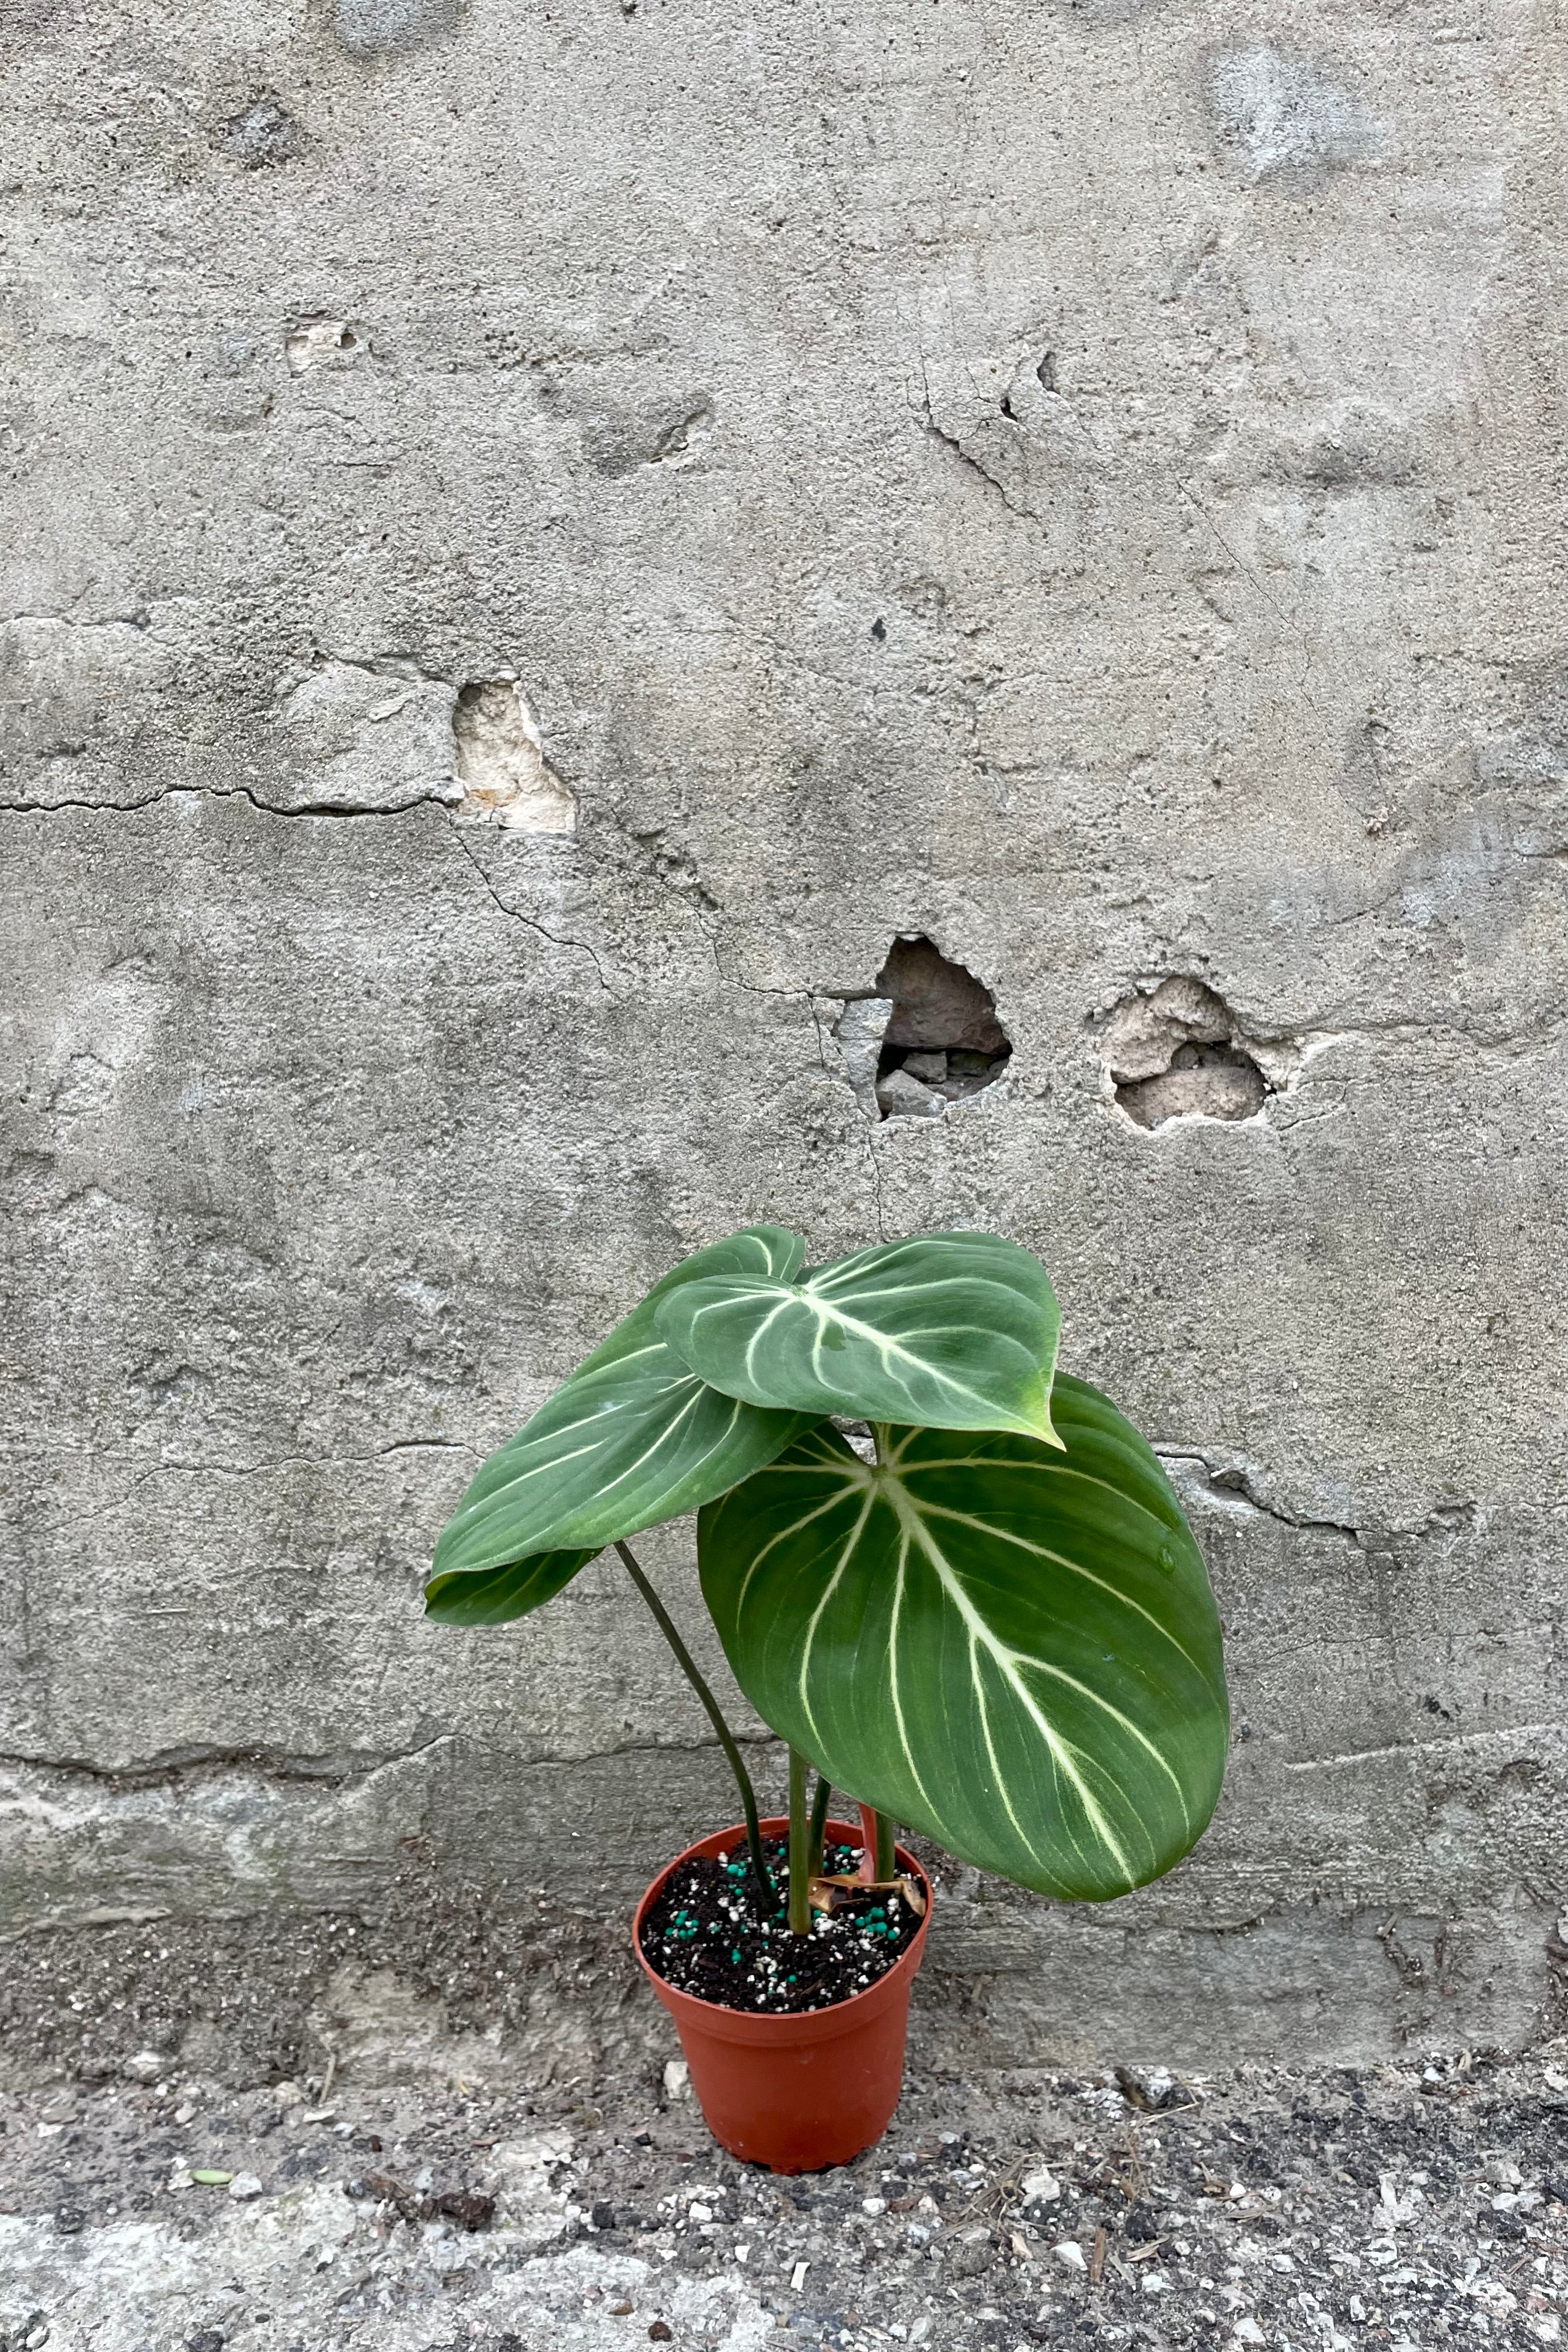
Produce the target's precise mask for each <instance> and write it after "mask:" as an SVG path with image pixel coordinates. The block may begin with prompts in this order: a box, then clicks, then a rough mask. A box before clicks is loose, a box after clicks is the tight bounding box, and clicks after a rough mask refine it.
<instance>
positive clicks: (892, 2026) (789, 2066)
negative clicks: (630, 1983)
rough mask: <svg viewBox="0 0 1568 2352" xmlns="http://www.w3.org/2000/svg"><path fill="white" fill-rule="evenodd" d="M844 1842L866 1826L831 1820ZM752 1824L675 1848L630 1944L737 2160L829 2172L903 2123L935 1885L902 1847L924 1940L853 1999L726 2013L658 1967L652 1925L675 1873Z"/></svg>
mask: <svg viewBox="0 0 1568 2352" xmlns="http://www.w3.org/2000/svg"><path fill="white" fill-rule="evenodd" d="M762 1826H763V1836H764V1837H785V1836H787V1835H788V1833H789V1822H788V1821H787V1820H786V1819H784V1818H780V1817H775V1818H773V1819H772V1820H770V1821H765V1822H763V1825H762ZM827 1835H828V1837H829V1838H830V1839H831V1840H832V1841H833V1842H834V1843H842V1844H845V1845H858V1844H859V1843H860V1828H859V1824H858V1823H857V1824H856V1825H855V1827H854V1828H851V1827H850V1826H849V1824H848V1823H847V1822H837V1821H836V1822H828V1824H827ZM745 1837H746V1832H745V1830H744V1829H743V1828H742V1827H739V1826H737V1827H736V1828H734V1829H729V1830H721V1831H719V1832H717V1833H716V1834H715V1835H714V1836H712V1837H705V1838H701V1839H700V1840H699V1842H698V1843H697V1844H695V1845H690V1846H688V1847H687V1849H686V1852H685V1853H681V1854H677V1856H676V1858H675V1860H674V1861H673V1862H672V1863H671V1864H669V1866H668V1869H666V1870H662V1871H660V1873H659V1874H658V1877H657V1878H656V1879H655V1880H654V1883H653V1885H651V1886H650V1887H649V1888H648V1890H647V1894H646V1895H644V1896H643V1899H642V1901H641V1902H640V1903H639V1904H638V1906H637V1919H636V1921H635V1923H634V1925H633V1927H632V1944H633V1948H634V1949H635V1950H636V1952H637V1961H638V1964H639V1966H640V1967H641V1968H642V1969H643V1970H644V1972H645V1973H646V1975H647V1979H648V1981H649V1983H650V1984H651V1985H652V1987H653V1989H654V1990H655V1992H656V1993H657V1994H658V1997H659V1999H660V2000H661V2001H662V2002H663V2003H664V2005H665V2007H666V2009H668V2011H669V2013H670V2015H671V2017H673V2018H674V2020H675V2030H676V2032H678V2033H679V2036H680V2047H681V2049H682V2051H683V2052H684V2053H685V2056H686V2063H687V2065H688V2067H689V2070H690V2074H691V2087H692V2089H693V2091H695V2093H696V2094H697V2098H698V2103H699V2105H700V2107H701V2109H702V2113H703V2115H704V2116H705V2117H706V2119H707V2124H708V2128H709V2130H710V2132H711V2133H712V2135H713V2137H714V2138H715V2139H716V2140H718V2141H719V2143H720V2144H721V2147H727V2148H728V2149H729V2151H730V2153H731V2156H738V2157H741V2158H743V2159H744V2161H745V2162H746V2163H748V2164H765V2165H766V2166H767V2167H768V2168H769V2170H770V2171H772V2172H819V2171H821V2170H822V2169H823V2168H824V2167H825V2166H826V2165H829V2164H847V2163H848V2162H849V2160H850V2158H852V2157H857V2156H858V2155H859V2154H860V2153H861V2151H862V2150H863V2149H865V2148H868V2147H872V2146H873V2145H874V2144H875V2142H876V2141H878V2140H879V2139H880V2138H881V2137H882V2134H883V2133H884V2132H885V2131H886V2130H887V2128H888V2126H889V2123H890V2122H891V2121H892V2118H893V2110H894V2108H895V2107H896V2106H897V2105H898V2104H899V2093H900V2090H901V2089H902V2087H903V2080H904V2037H905V2032H906V2029H907V2027H908V2023H909V2014H910V1986H911V1985H912V1984H913V1983H914V1979H915V1970H916V1969H918V1968H919V1967H920V1964H921V1958H923V1957H924V1953H925V1943H926V1930H927V1928H928V1927H930V1926H931V1882H930V1880H929V1879H928V1878H927V1876H926V1874H925V1873H924V1871H923V1870H922V1869H921V1866H920V1864H919V1863H918V1862H917V1861H916V1860H915V1858H914V1856H913V1854H912V1853H908V1852H906V1850H905V1848H904V1847H902V1846H900V1847H899V1848H898V1850H897V1851H898V1867H899V1869H900V1871H902V1872H903V1873H905V1874H906V1875H908V1876H909V1877H910V1878H912V1879H913V1880H914V1881H915V1882H916V1884H917V1885H919V1887H920V1889H921V1893H922V1894H923V1895H924V1896H925V1899H926V1908H925V1916H924V1918H923V1919H922V1920H921V1923H920V1927H919V1928H918V1930H917V1932H916V1935H915V1938H914V1941H913V1942H912V1943H911V1944H910V1946H909V1948H908V1949H907V1950H906V1951H904V1952H902V1953H901V1954H900V1957H899V1958H898V1960H897V1961H896V1962H895V1964H894V1965H893V1967H892V1968H890V1969H889V1970H888V1973H887V1975H886V1976H885V1977H879V1979H878V1980H877V1982H876V1983H875V1984H874V1985H868V1987H867V1989H866V1990H865V1991H864V1992H858V1993H856V1994H855V1996H854V1998H853V1999H852V2000H841V2001H836V2002H835V2003H834V2004H833V2006H832V2007H831V2008H830V2009H813V2010H807V2011H804V2012H803V2013H801V2014H799V2015H797V2016H794V2017H758V2016H754V2015H752V2013H751V2012H750V2011H744V2010H738V2009H723V2008H721V2007H720V2005H719V2003H718V2002H717V2001H711V2000H698V1999H697V1998H696V1997H695V1995H694V1994H691V1993H689V1992H679V1991H678V1990H676V1988H675V1986H674V1985H670V1984H666V1982H665V1980H664V1979H663V1978H662V1977H661V1976H659V1975H658V1973H657V1972H656V1970H654V1969H651V1968H649V1966H648V1963H647V1959H646V1958H645V1957H644V1954H643V1948H642V1931H643V1922H644V1921H645V1919H646V1918H647V1915H648V1911H649V1909H650V1908H651V1906H652V1905H653V1904H654V1902H655V1901H656V1899H657V1898H658V1894H659V1892H660V1890H661V1888H662V1887H663V1885H664V1883H665V1880H666V1879H667V1878H668V1876H669V1874H670V1871H672V1870H679V1867H680V1865H681V1864H682V1863H685V1862H691V1861H695V1860H696V1859H697V1858H698V1856H700V1855H713V1854H719V1853H731V1852H732V1851H733V1849H734V1848H735V1847H737V1846H739V1847H740V1848H741V1849H742V1852H743V1851H744V1847H745Z"/></svg>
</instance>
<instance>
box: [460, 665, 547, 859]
mask: <svg viewBox="0 0 1568 2352" xmlns="http://www.w3.org/2000/svg"><path fill="white" fill-rule="evenodd" d="M452 729H453V733H454V734H455V736H456V738H457V772H458V783H459V784H460V785H461V787H462V798H461V800H460V802H459V803H458V822H459V824H495V825H500V827H501V828H502V829H503V830H504V831H506V832H509V833H557V834H559V833H572V832H574V831H575V829H576V824H577V799H576V795H575V793H574V792H573V790H572V787H571V786H570V784H568V783H567V782H565V781H564V780H563V778H562V777H560V776H558V775H557V774H556V772H555V771H554V769H553V768H552V766H551V764H550V762H549V761H548V760H547V759H546V758H545V756H544V742H543V738H542V736H541V734H540V731H539V722H538V720H537V719H535V717H534V715H533V713H532V711H531V709H530V708H529V705H528V698H527V696H526V695H525V694H524V693H523V690H522V688H521V686H520V685H519V683H518V681H517V679H516V678H515V677H507V676H506V675H504V674H503V675H502V676H501V677H496V678H490V679H487V680H484V681H482V682H479V683H476V684H474V685H471V686H465V687H464V688H463V689H462V691H461V692H460V693H459V695H458V702H457V709H456V712H455V715H454V717H453V720H452Z"/></svg>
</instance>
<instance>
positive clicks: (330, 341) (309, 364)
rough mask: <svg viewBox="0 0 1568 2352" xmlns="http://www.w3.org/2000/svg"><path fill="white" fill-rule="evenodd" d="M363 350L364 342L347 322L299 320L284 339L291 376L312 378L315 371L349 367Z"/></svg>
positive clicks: (285, 353) (315, 319)
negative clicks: (310, 376)
mask: <svg viewBox="0 0 1568 2352" xmlns="http://www.w3.org/2000/svg"><path fill="white" fill-rule="evenodd" d="M363 349H364V344H363V338H362V337H361V336H360V335H358V334H356V333H355V331H354V330H353V327H351V326H350V324H349V322H348V320H346V319H328V318H322V317H315V318H308V319H296V320H294V322H293V324H292V325H291V326H290V327H289V330H288V332H287V333H286V334H285V336H284V338H283V352H284V356H285V357H286V359H287V360H288V362H289V374H290V375H308V374H309V373H310V370H311V369H312V368H325V367H347V366H349V365H351V364H352V362H353V361H354V360H356V359H358V358H359V356H360V354H361V352H363Z"/></svg>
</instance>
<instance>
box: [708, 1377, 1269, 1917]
mask: <svg viewBox="0 0 1568 2352" xmlns="http://www.w3.org/2000/svg"><path fill="white" fill-rule="evenodd" d="M1054 1403H1055V1408H1056V1418H1057V1426H1058V1430H1059V1431H1060V1433H1061V1436H1062V1440H1063V1450H1061V1451H1059V1452H1058V1451H1054V1450H1053V1449H1051V1448H1050V1447H1047V1446H1045V1445H1040V1444H1035V1443H1033V1442H1032V1441H1030V1440H1029V1439H1026V1438H1018V1437H1013V1436H1010V1435H1006V1434H1003V1433H995V1432H986V1433H978V1434H974V1435H971V1436H962V1437H961V1436H955V1435H954V1434H953V1433H952V1432H950V1431H943V1430H933V1429H900V1430H895V1431H893V1432H892V1433H890V1440H889V1447H888V1454H889V1458H888V1459H887V1461H886V1462H885V1463H884V1464H882V1465H879V1466H877V1467H874V1468H873V1467H868V1465H866V1464H865V1463H863V1462H862V1461H860V1460H859V1459H858V1456H857V1455H855V1454H852V1453H851V1452H850V1450H849V1448H848V1446H847V1445H846V1444H844V1443H843V1442H842V1440H841V1439H840V1438H839V1437H838V1435H837V1433H836V1432H835V1431H834V1430H832V1429H830V1428H827V1427H823V1428H819V1429H817V1430H815V1431H813V1432H812V1433H810V1435H808V1436H806V1437H805V1438H803V1439H802V1440H801V1441H800V1442H799V1443H797V1444H795V1445H794V1446H792V1447H791V1448H790V1450H789V1452H788V1453H786V1454H783V1455H781V1456H780V1457H779V1459H778V1460H777V1461H775V1462H774V1463H773V1465H771V1466H770V1467H769V1468H767V1469H764V1470H760V1471H758V1472H757V1473H756V1474H755V1475H754V1476H752V1477H751V1478H748V1479H747V1481H746V1483H745V1485H744V1486H740V1487H738V1488H736V1490H735V1491H734V1492H733V1493H732V1494H730V1495H727V1496H724V1498H723V1499H722V1501H720V1502H715V1503H710V1505H709V1506H708V1507H707V1509H706V1510H704V1512H703V1513H702V1516H701V1518H700V1521H699V1543H700V1557H701V1566H702V1590H703V1592H704V1594H705V1596H706V1598H707V1601H708V1605H709V1607H710V1610H711V1611H712V1613H713V1618H714V1622H715V1623H716V1624H717V1626H718V1628H719V1633H720V1635H721V1639H722V1641H723V1643H724V1648H725V1651H726V1652H727V1654H728V1655H729V1659H730V1663H731V1666H732V1667H733V1668H734V1670H735V1675H736V1679H737V1680H738V1681H739V1683H740V1685H741V1687H742V1690H743V1691H744V1692H745V1694H746V1696H747V1697H748V1698H749V1699H750V1700H751V1702H752V1706H754V1707H755V1708H756V1709H757V1711H758V1713H759V1714H760V1715H761V1716H763V1718H764V1720H765V1721H766V1722H768V1723H770V1724H771V1725H772V1726H773V1729H774V1730H775V1731H777V1732H779V1733H780V1734H782V1736H783V1737H784V1738H786V1739H788V1740H789V1741H790V1742H791V1743H792V1744H793V1745H794V1746H795V1747H796V1748H802V1749H804V1750H805V1753H806V1754H807V1755H808V1756H809V1757H810V1758H811V1759H812V1760H813V1762H814V1763H816V1765H817V1766H818V1767H819V1768H820V1769H821V1770H823V1771H824V1772H826V1774H827V1776H828V1778H829V1779H830V1780H831V1781H832V1782H833V1784H834V1786H835V1787H836V1788H841V1789H845V1790H850V1791H852V1792H853V1794H854V1795H855V1796H856V1797H858V1798H859V1799H860V1800H861V1801H864V1802H866V1803H868V1804H872V1805H875V1806H876V1807H877V1808H878V1810H879V1811H882V1812H887V1813H891V1814H892V1815H893V1817H894V1818H895V1820H898V1821H901V1822H910V1824H911V1825H912V1826H913V1827H914V1828H916V1829H919V1830H923V1831H925V1832H926V1833H927V1834H928V1835H929V1836H931V1837H933V1838H936V1839H937V1840H939V1841H940V1843H942V1844H943V1845H944V1846H946V1847H947V1848H948V1849H949V1850H950V1851H951V1852H952V1853H956V1854H959V1855H962V1856H963V1859H964V1860H965V1861H967V1862H972V1863H975V1864H979V1865H980V1867H981V1868H983V1869H985V1870H994V1871H997V1872H999V1873H1000V1874H1002V1876H1004V1877H1005V1878H1011V1879H1016V1880H1017V1881H1018V1882H1019V1883H1020V1884H1021V1885H1026V1886H1035V1887H1038V1888H1039V1889H1040V1890H1041V1891H1042V1892H1043V1893H1045V1894H1047V1895H1059V1896H1063V1897H1067V1898H1071V1899H1074V1900H1087V1901H1090V1902H1099V1901H1103V1900H1105V1899H1106V1898H1108V1897H1109V1896H1111V1895H1125V1894H1126V1893H1127V1891H1128V1889H1129V1888H1130V1887H1133V1886H1141V1885H1143V1884H1144V1883H1145V1881H1147V1880H1149V1879H1151V1878H1156V1877H1158V1876H1159V1874H1161V1872H1162V1871H1165V1870H1168V1869H1169V1868H1170V1867H1171V1865H1172V1864H1173V1863H1174V1862H1176V1861H1178V1860H1179V1859H1180V1857H1181V1856H1182V1855H1183V1854H1184V1853H1186V1851H1187V1849H1188V1847H1189V1846H1191V1845H1192V1844H1193V1843H1194V1841H1195V1840H1196V1839H1197V1837H1198V1836H1199V1835H1200V1833H1201V1832H1202V1831H1203V1829H1204V1827H1205V1823H1206V1822H1207V1821H1208V1818H1209V1815H1210V1814H1211V1813H1212V1811H1214V1806H1215V1799H1216V1798H1217V1796H1218V1794H1219V1786H1220V1780H1221V1777H1222V1775H1223V1773H1224V1769H1225V1758H1226V1735H1227V1727H1228V1715H1227V1708H1226V1693H1225V1672H1224V1661H1223V1658H1222V1654H1221V1648H1220V1629H1219V1621H1218V1617H1217V1615H1216V1613H1215V1604H1214V1598H1213V1595H1212V1594H1211V1592H1210V1591H1209V1585H1208V1579H1207V1576H1206V1575H1205V1570H1204V1564H1203V1560H1202V1559H1201V1558H1200V1556H1199V1553H1198V1549H1197V1546H1196V1545H1195V1544H1194V1541H1193V1538H1192V1536H1191V1534H1190V1532H1189V1531H1188V1528H1187V1525H1186V1522H1185V1520H1184V1518H1183V1517H1182V1514H1181V1509H1180V1507H1179V1506H1178V1504H1177V1502H1176V1498H1175V1496H1173V1493H1172V1491H1171V1488H1170V1486H1169V1485H1168V1483H1167V1481H1166V1479H1165V1477H1164V1475H1163V1472H1162V1470H1161V1468H1160V1465H1159V1464H1158V1463H1157V1462H1156V1460H1155V1458H1154V1456H1153V1454H1152V1453H1151V1451H1150V1449H1149V1447H1148V1446H1147V1445H1146V1444H1144V1442H1143V1440H1142V1438H1141V1437H1140V1436H1139V1434H1138V1433H1137V1431H1136V1430H1134V1429H1133V1428H1132V1427H1131V1424H1130V1423H1127V1422H1126V1421H1124V1420H1123V1419H1122V1417H1121V1414H1120V1413H1119V1412H1117V1411H1116V1409H1115V1407H1114V1406H1113V1405H1112V1404H1111V1403H1110V1402H1109V1401H1108V1399H1106V1398H1105V1397H1103V1396H1101V1395H1100V1391H1098V1390H1097V1389H1093V1388H1090V1387H1089V1385H1088V1384H1087V1383H1086V1382H1085V1381H1075V1380H1069V1379H1067V1378H1065V1377H1063V1378H1059V1379H1058V1381H1057V1386H1056V1394H1055V1399H1054Z"/></svg>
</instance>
